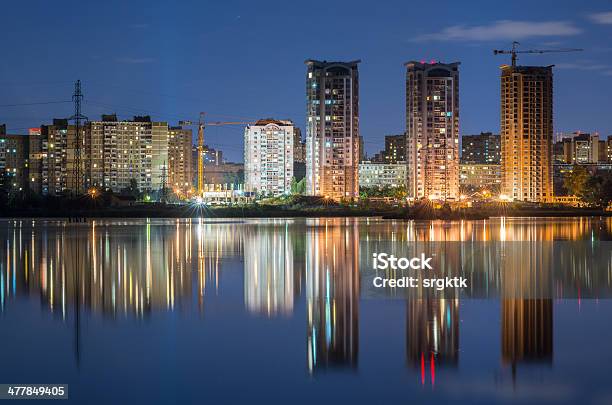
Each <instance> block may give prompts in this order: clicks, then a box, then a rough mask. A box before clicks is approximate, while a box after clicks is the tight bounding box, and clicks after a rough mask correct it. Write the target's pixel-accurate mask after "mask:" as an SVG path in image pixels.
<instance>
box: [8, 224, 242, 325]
mask: <svg viewBox="0 0 612 405" xmlns="http://www.w3.org/2000/svg"><path fill="white" fill-rule="evenodd" d="M207 228H209V229H207ZM234 229H235V228H234V227H232V226H231V225H230V224H216V225H214V226H212V225H210V224H202V223H198V222H197V221H194V222H193V223H192V222H191V221H179V220H176V221H175V222H174V221H165V222H163V223H151V221H147V222H146V224H145V225H143V223H142V222H141V221H136V222H133V223H132V222H130V221H122V222H112V224H110V223H106V222H105V221H92V222H91V223H88V224H81V223H76V224H74V223H73V224H69V223H65V222H63V221H29V220H28V221H11V222H10V223H9V226H8V227H6V228H5V232H4V234H5V235H4V236H5V239H6V243H5V244H2V245H1V246H0V257H6V261H5V264H6V265H5V266H1V267H0V291H1V296H0V303H1V308H2V309H4V307H5V302H6V300H8V299H9V298H10V297H11V296H17V295H39V296H40V297H41V300H42V302H43V303H45V304H46V305H47V306H48V307H49V309H50V310H51V311H52V312H56V311H61V313H62V315H63V316H64V317H65V316H66V312H67V309H68V307H69V306H73V305H77V304H78V306H79V307H84V308H89V309H90V310H92V311H94V312H101V313H104V314H107V315H111V316H116V315H118V314H123V315H135V316H139V317H140V316H144V315H145V314H147V313H150V312H151V311H153V310H156V309H162V310H165V309H171V310H174V309H186V308H188V307H189V306H190V305H191V304H192V295H193V294H192V291H193V290H194V288H195V289H196V290H197V291H198V295H199V300H198V303H199V305H200V308H201V306H202V305H203V299H202V297H203V295H204V293H205V291H206V289H207V286H208V288H211V287H212V288H216V287H217V285H218V281H219V262H220V259H221V258H222V257H223V256H224V255H226V254H227V253H226V251H229V252H230V253H229V254H230V255H235V254H237V253H239V252H240V251H241V240H240V238H236V235H235V230H234ZM196 259H197V260H196Z"/></svg>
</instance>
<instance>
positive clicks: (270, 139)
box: [244, 119, 295, 196]
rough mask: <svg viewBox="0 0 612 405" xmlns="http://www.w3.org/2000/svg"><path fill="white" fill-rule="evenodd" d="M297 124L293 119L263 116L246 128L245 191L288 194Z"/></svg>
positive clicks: (291, 176) (275, 194) (264, 193)
mask: <svg viewBox="0 0 612 405" xmlns="http://www.w3.org/2000/svg"><path fill="white" fill-rule="evenodd" d="M294 131H295V129H294V127H293V122H291V121H280V120H274V119H263V120H259V121H257V122H256V123H255V125H249V126H247V127H246V128H245V130H244V182H245V189H246V191H252V192H256V193H258V194H263V195H274V196H277V195H281V194H289V192H290V191H291V180H292V178H293V152H294V151H293V146H294V145H293V142H294Z"/></svg>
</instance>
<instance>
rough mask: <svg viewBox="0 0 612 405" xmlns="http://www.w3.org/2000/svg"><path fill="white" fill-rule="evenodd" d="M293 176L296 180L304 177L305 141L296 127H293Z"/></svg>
mask: <svg viewBox="0 0 612 405" xmlns="http://www.w3.org/2000/svg"><path fill="white" fill-rule="evenodd" d="M293 177H295V179H296V181H301V180H302V179H304V177H306V141H305V140H303V139H302V131H301V130H300V128H298V127H293Z"/></svg>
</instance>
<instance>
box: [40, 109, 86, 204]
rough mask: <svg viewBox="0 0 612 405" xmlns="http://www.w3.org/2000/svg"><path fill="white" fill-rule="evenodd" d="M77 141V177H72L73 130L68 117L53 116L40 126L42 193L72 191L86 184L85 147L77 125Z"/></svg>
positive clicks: (82, 132) (73, 171)
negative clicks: (53, 117)
mask: <svg viewBox="0 0 612 405" xmlns="http://www.w3.org/2000/svg"><path fill="white" fill-rule="evenodd" d="M79 132H80V136H79V142H81V145H80V150H81V161H80V165H81V167H80V173H81V175H82V178H81V179H75V178H74V175H75V170H74V165H75V149H76V146H77V136H76V135H77V133H76V127H75V126H74V125H68V120H65V119H54V120H53V124H51V125H43V126H41V127H40V147H41V165H40V166H41V167H40V169H41V170H40V173H41V175H40V177H41V192H42V194H44V195H60V194H65V193H69V192H74V191H75V190H77V189H80V188H81V186H80V185H82V184H86V183H87V181H88V178H87V177H88V176H87V173H86V170H85V167H86V166H85V164H86V162H87V161H88V154H87V149H86V148H85V133H86V130H85V128H84V127H80V128H79Z"/></svg>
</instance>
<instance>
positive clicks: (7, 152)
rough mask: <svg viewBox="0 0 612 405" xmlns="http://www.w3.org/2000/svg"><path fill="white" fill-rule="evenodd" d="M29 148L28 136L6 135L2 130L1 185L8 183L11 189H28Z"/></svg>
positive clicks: (0, 142) (0, 130)
mask: <svg viewBox="0 0 612 405" xmlns="http://www.w3.org/2000/svg"><path fill="white" fill-rule="evenodd" d="M29 147H30V146H29V137H28V136H27V135H6V134H3V133H2V128H0V185H3V186H4V184H3V183H4V181H8V182H9V184H10V188H13V189H24V188H25V187H26V184H27V183H28V156H29Z"/></svg>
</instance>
